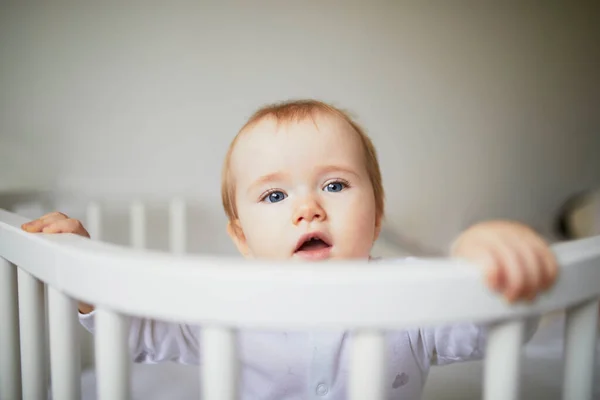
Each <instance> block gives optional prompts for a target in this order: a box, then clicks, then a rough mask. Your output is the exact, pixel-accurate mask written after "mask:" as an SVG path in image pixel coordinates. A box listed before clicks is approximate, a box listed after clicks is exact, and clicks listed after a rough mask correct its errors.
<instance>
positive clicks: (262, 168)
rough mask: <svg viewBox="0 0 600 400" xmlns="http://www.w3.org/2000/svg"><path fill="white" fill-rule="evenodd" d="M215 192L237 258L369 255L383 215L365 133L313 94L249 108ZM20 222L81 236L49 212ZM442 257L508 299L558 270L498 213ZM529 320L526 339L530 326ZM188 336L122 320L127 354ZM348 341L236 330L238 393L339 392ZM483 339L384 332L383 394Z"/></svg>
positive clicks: (159, 351)
mask: <svg viewBox="0 0 600 400" xmlns="http://www.w3.org/2000/svg"><path fill="white" fill-rule="evenodd" d="M222 199H223V206H224V208H225V212H226V214H227V216H228V218H229V222H228V225H227V231H228V233H229V235H230V236H231V238H232V240H233V242H234V243H235V245H236V247H237V248H238V250H239V251H240V252H241V254H243V255H244V257H246V258H268V259H280V260H291V261H294V260H304V261H306V260H309V261H326V260H329V259H364V260H369V259H370V251H371V247H372V246H373V243H374V241H375V240H376V239H377V237H378V235H379V232H380V228H381V222H382V218H383V215H384V190H383V186H382V181H381V173H380V170H379V165H378V161H377V156H376V152H375V149H374V147H373V144H372V142H371V140H370V139H369V138H368V137H367V135H366V134H365V133H364V132H363V130H362V129H361V128H360V127H359V126H358V125H357V124H356V123H355V122H353V121H352V119H351V118H350V117H349V116H348V115H347V114H346V113H344V112H343V111H341V110H339V109H337V108H335V107H332V106H331V105H328V104H325V103H322V102H318V101H313V100H306V101H295V102H287V103H282V104H276V105H272V106H267V107H265V108H262V109H260V110H259V111H258V112H256V113H255V114H254V115H253V116H252V117H251V118H250V120H249V121H248V122H247V123H246V124H245V125H244V126H243V127H242V129H241V130H240V132H239V133H238V135H237V136H236V137H235V139H234V140H233V142H232V144H231V146H230V148H229V151H228V153H227V156H226V159H225V163H224V168H223V177H222ZM23 229H25V230H26V231H28V232H44V233H75V234H79V235H82V236H88V237H89V235H88V233H87V231H86V230H85V228H84V227H83V226H82V224H81V223H80V222H79V221H77V220H74V219H70V218H69V217H67V216H65V215H64V214H61V213H52V214H49V215H46V216H43V217H41V218H40V219H38V220H35V221H32V222H29V223H27V224H25V225H24V226H23ZM450 256H452V257H460V258H464V259H467V260H470V261H473V262H474V263H476V264H477V265H480V266H481V268H482V269H483V275H484V277H485V282H486V284H487V285H488V286H489V287H490V288H492V289H493V290H495V291H497V292H498V293H499V294H500V295H502V296H504V297H505V298H506V299H507V300H508V301H510V302H514V301H517V300H520V299H526V300H532V299H534V298H535V296H536V295H537V294H538V293H539V292H541V291H543V290H546V289H548V288H549V287H550V286H551V285H552V284H553V283H554V281H555V280H556V276H557V272H558V269H557V264H556V260H555V258H554V256H553V254H552V252H551V250H550V248H549V247H548V246H547V244H546V243H545V242H544V241H543V239H542V238H541V237H540V236H538V235H537V234H536V233H535V232H534V231H533V230H532V229H530V228H528V227H526V226H524V225H521V224H519V223H516V222H510V221H489V222H482V223H478V224H476V225H474V226H472V227H470V228H469V229H467V230H466V231H464V232H463V233H461V234H460V235H459V236H458V237H457V238H456V240H455V241H454V243H453V245H452V247H451V254H450ZM372 262H374V261H372ZM323 268H326V265H323ZM457 295H459V294H457ZM440 304H441V306H443V299H440ZM398 312H402V308H401V305H398ZM79 318H80V321H81V323H82V324H83V325H84V326H85V327H86V328H87V329H88V330H89V331H91V332H93V331H94V308H93V306H92V305H88V304H83V303H82V304H80V305H79ZM530 325H531V326H530V327H529V328H528V329H527V334H526V337H527V338H529V337H531V335H532V334H533V332H534V330H535V328H536V323H532V324H530ZM200 334H201V327H196V326H190V325H183V324H176V323H168V322H163V321H157V320H149V319H143V318H132V324H131V332H130V346H131V351H132V356H133V358H134V360H135V361H136V362H145V363H154V362H160V361H167V360H170V361H176V362H180V363H186V364H199V361H200V355H201V353H202V349H201V348H199V336H200ZM350 340H351V336H349V334H348V332H346V331H341V332H331V331H327V332H252V331H249V332H240V334H239V351H240V353H239V357H240V361H241V367H242V370H241V373H242V375H241V378H242V379H241V382H240V385H241V389H240V390H241V396H242V398H244V399H276V400H284V399H306V398H327V399H344V398H345V397H346V387H347V379H348V363H347V361H348V350H349V347H348V342H349V341H350ZM485 340H486V327H485V326H479V325H475V324H471V323H461V324H453V325H447V326H439V327H435V328H423V329H418V328H415V329H408V330H405V331H399V332H389V333H388V336H387V344H388V352H387V354H388V356H387V362H388V370H387V371H388V372H387V374H388V375H389V376H387V377H386V381H387V382H389V386H388V387H387V388H386V390H387V394H388V398H390V399H419V398H420V397H421V393H422V390H423V387H424V384H425V381H426V378H427V375H428V372H429V368H430V366H431V365H443V364H448V363H451V362H456V361H463V360H474V359H480V358H482V357H483V356H484V353H483V351H484V350H485Z"/></svg>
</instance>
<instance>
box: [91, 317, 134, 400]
mask: <svg viewBox="0 0 600 400" xmlns="http://www.w3.org/2000/svg"><path fill="white" fill-rule="evenodd" d="M95 351H96V374H97V384H98V400H127V399H129V396H130V391H131V385H130V378H131V360H130V354H131V352H130V350H129V318H128V317H126V316H124V315H121V314H118V313H116V312H113V311H111V310H107V309H104V308H98V309H97V310H96V337H95Z"/></svg>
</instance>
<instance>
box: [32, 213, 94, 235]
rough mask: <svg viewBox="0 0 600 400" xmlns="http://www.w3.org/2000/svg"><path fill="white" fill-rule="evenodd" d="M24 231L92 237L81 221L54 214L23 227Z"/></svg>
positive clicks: (61, 214)
mask: <svg viewBox="0 0 600 400" xmlns="http://www.w3.org/2000/svg"><path fill="white" fill-rule="evenodd" d="M21 228H22V229H23V230H24V231H27V232H31V233H36V232H41V233H74V234H76V235H79V236H85V237H87V238H89V237H90V234H89V233H88V232H87V231H86V230H85V228H84V227H83V225H82V224H81V222H80V221H79V220H76V219H72V218H69V217H68V216H66V215H65V214H63V213H60V212H53V213H50V214H46V215H44V216H42V217H40V218H38V219H36V220H33V221H30V222H27V223H25V224H23V225H21Z"/></svg>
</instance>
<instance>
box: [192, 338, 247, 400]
mask: <svg viewBox="0 0 600 400" xmlns="http://www.w3.org/2000/svg"><path fill="white" fill-rule="evenodd" d="M201 336H202V339H201V346H200V348H201V352H202V361H203V362H202V367H201V368H200V387H201V388H202V396H201V398H202V399H204V400H236V399H237V396H238V393H237V389H238V376H239V373H238V372H239V362H238V354H237V337H236V332H235V331H234V330H233V329H228V328H224V327H218V326H207V327H205V328H202V334H201Z"/></svg>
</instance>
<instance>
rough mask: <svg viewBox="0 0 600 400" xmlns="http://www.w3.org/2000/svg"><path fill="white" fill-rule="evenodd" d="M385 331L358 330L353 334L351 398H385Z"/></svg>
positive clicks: (358, 399) (354, 399) (356, 399)
mask: <svg viewBox="0 0 600 400" xmlns="http://www.w3.org/2000/svg"><path fill="white" fill-rule="evenodd" d="M384 351H385V336H384V334H383V332H374V331H358V332H356V333H354V335H353V336H352V353H351V360H350V382H349V393H350V399H351V400H361V399H373V400H383V398H384V395H385V393H384V382H383V378H384V376H385V372H386V365H385V353H384Z"/></svg>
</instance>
